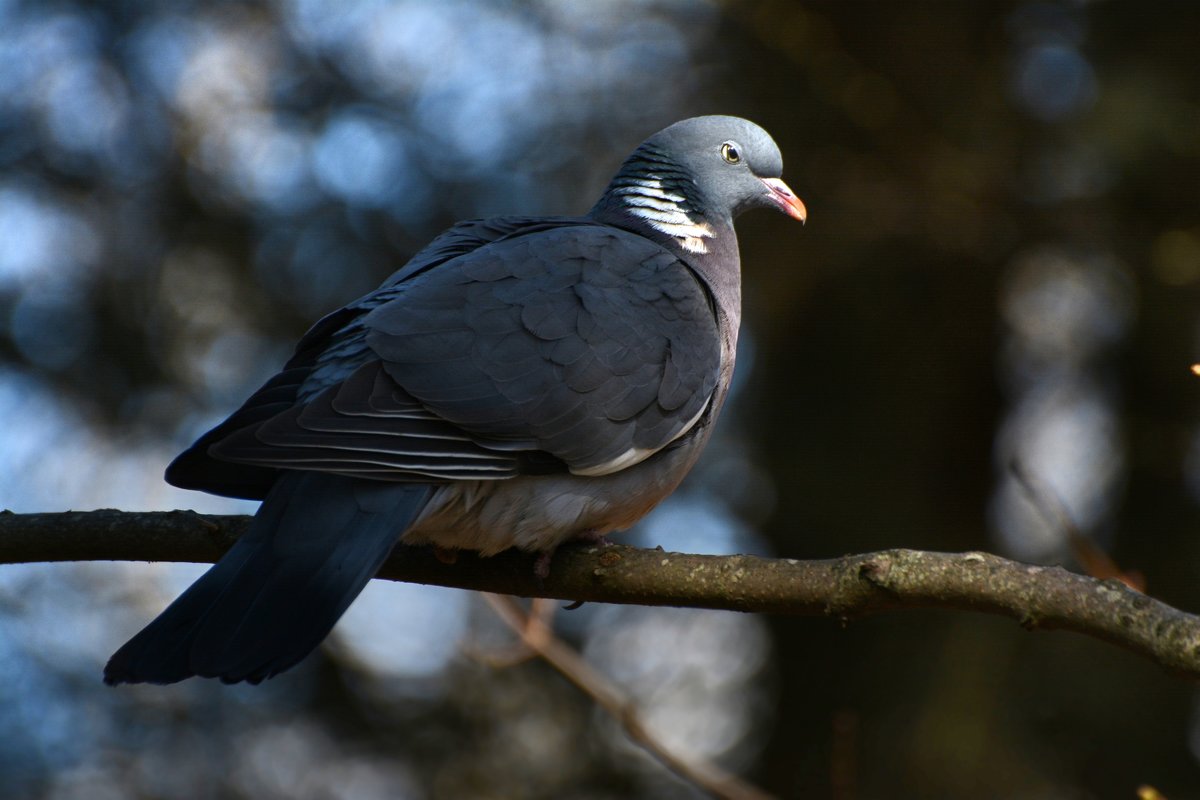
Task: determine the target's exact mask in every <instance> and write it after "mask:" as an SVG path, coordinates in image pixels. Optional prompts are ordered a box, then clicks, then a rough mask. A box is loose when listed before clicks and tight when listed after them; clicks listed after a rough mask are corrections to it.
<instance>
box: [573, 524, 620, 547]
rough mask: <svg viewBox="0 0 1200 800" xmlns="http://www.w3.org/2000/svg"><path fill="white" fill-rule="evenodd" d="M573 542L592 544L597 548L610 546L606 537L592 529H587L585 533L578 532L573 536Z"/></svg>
mask: <svg viewBox="0 0 1200 800" xmlns="http://www.w3.org/2000/svg"><path fill="white" fill-rule="evenodd" d="M575 541H577V542H581V543H583V544H594V545H597V546H599V547H608V546H609V545H611V544H612V542H610V541H609V540H608V537H606V536H605V535H604V534H603V533H601V532H600V531H597V530H593V529H592V528H588V529H587V530H586V531H580V532H579V533H577V534H575Z"/></svg>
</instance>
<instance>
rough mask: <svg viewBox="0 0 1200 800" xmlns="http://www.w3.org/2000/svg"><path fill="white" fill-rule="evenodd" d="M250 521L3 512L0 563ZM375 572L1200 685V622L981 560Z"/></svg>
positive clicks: (635, 560) (901, 555)
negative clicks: (945, 625)
mask: <svg viewBox="0 0 1200 800" xmlns="http://www.w3.org/2000/svg"><path fill="white" fill-rule="evenodd" d="M249 519H250V518H249V517H240V516H212V515H201V514H195V513H193V512H190V511H168V512H146V513H133V512H121V511H112V510H104V511H88V512H64V513H55V514H13V513H11V512H0V563H28V562H38V561H103V560H120V561H194V562H213V561H215V560H216V559H218V558H219V557H220V556H221V554H222V553H224V552H225V550H227V549H228V548H229V546H230V545H231V544H232V543H233V541H234V540H235V539H236V538H237V537H238V536H239V535H240V534H242V533H243V532H244V531H245V530H246V526H247V524H248V522H249ZM380 577H383V578H387V579H389V580H401V581H411V582H414V583H425V584H435V585H438V586H452V587H458V588H462V589H476V590H480V591H487V592H494V593H498V594H511V595H518V596H522V597H551V598H557V599H562V600H582V601H591V602H603V603H631V604H639V605H652V606H690V607H694V608H717V609H727V610H731V611H757V612H770V613H777V614H798V615H808V616H831V617H836V618H839V619H852V618H854V617H860V616H864V615H867V614H873V613H876V612H880V611H890V610H896V609H903V608H947V609H958V610H962V611H980V612H985V613H991V614H1000V615H1003V616H1007V617H1011V618H1013V619H1015V620H1017V621H1019V622H1020V623H1021V625H1022V626H1023V627H1025V628H1027V629H1029V630H1035V629H1043V630H1048V629H1063V630H1072V631H1077V632H1079V633H1083V634H1087V635H1089V636H1093V637H1096V638H1099V639H1103V640H1105V641H1108V642H1111V643H1113V644H1115V645H1117V646H1119V647H1123V648H1125V649H1127V650H1131V651H1132V652H1135V653H1138V654H1139V655H1142V656H1144V657H1146V658H1149V659H1151V660H1153V661H1154V662H1156V663H1158V664H1159V665H1161V666H1162V667H1164V668H1165V669H1167V670H1169V671H1171V672H1174V673H1177V674H1180V675H1182V676H1185V677H1188V678H1193V679H1195V678H1200V617H1196V616H1194V615H1191V614H1186V613H1184V612H1182V611H1179V610H1178V609H1175V608H1172V607H1171V606H1168V605H1166V604H1165V603H1161V602H1159V601H1158V600H1155V599H1153V598H1151V597H1147V596H1146V595H1144V594H1141V593H1139V592H1136V591H1134V590H1132V589H1130V588H1128V587H1126V586H1125V585H1124V584H1122V583H1120V582H1119V581H1116V580H1105V581H1098V580H1095V579H1093V578H1087V577H1084V576H1082V575H1076V574H1074V573H1071V572H1068V571H1066V570H1064V569H1062V568H1061V567H1041V566H1032V565H1028V564H1021V563H1017V562H1015V561H1009V560H1007V559H1003V558H1000V557H998V556H993V555H989V554H986V553H961V554H953V553H929V552H921V551H915V550H885V551H881V552H878V553H867V554H864V555H852V556H844V557H842V558H837V559H829V560H822V561H796V560H792V559H767V558H758V557H755V556H698V555H687V554H681V553H667V552H663V551H661V550H639V549H637V548H633V547H625V546H621V545H611V546H608V547H596V546H577V547H565V548H563V549H562V550H561V551H560V552H559V553H558V554H556V555H555V557H554V563H553V566H552V568H551V574H550V577H549V578H547V579H545V580H544V581H543V580H540V579H538V578H537V577H536V576H535V575H534V571H533V558H532V557H531V556H528V555H526V554H523V553H516V552H511V551H510V552H507V553H502V554H500V555H498V556H495V557H493V558H486V559H484V558H479V557H477V556H474V555H472V554H470V553H461V554H459V557H458V559H457V561H456V562H455V563H453V564H446V563H443V562H442V561H439V560H438V558H436V557H435V555H434V553H433V552H432V551H431V550H429V549H426V548H397V550H396V552H395V553H393V554H392V557H391V558H390V559H389V560H388V562H387V564H385V565H384V568H383V570H381V572H380Z"/></svg>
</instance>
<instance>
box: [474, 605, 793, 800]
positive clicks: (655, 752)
mask: <svg viewBox="0 0 1200 800" xmlns="http://www.w3.org/2000/svg"><path fill="white" fill-rule="evenodd" d="M483 597H484V599H485V600H487V603H488V605H489V606H491V607H492V610H493V611H495V612H496V614H497V616H499V617H500V619H501V620H502V621H503V622H504V624H505V625H507V626H508V627H509V628H511V629H512V631H513V632H514V633H516V634H517V636H519V637H520V638H521V641H522V642H523V643H524V644H525V646H526V647H528V648H529V649H531V650H533V651H534V652H535V653H537V654H538V655H539V656H541V657H542V659H543V660H544V661H545V662H546V663H547V664H549V665H550V666H552V667H554V669H556V670H558V672H559V674H561V675H562V676H563V677H564V678H566V679H567V680H568V681H570V682H571V683H572V684H573V685H574V686H575V687H576V688H577V689H579V690H580V691H581V692H583V693H584V694H586V695H587V696H588V697H591V698H592V699H593V700H594V701H595V702H596V705H598V706H600V707H601V708H603V709H604V710H605V711H606V712H608V714H609V715H611V716H612V717H613V718H614V719H616V720H617V722H619V723H620V724H621V727H622V728H624V729H625V733H626V734H628V736H629V738H630V739H632V740H633V741H635V742H636V743H637V744H638V745H640V746H641V747H642V748H643V749H644V750H646V752H648V753H650V755H652V756H654V758H656V759H657V760H658V761H659V763H661V764H662V765H663V766H665V767H666V768H667V769H669V770H671V771H672V772H674V773H675V774H676V775H678V776H679V777H680V778H683V779H684V780H686V781H688V782H689V783H691V784H693V785H694V786H697V787H699V788H701V789H703V790H705V791H706V792H708V793H709V794H711V795H713V796H714V797H719V798H723V799H724V800H771V795H768V794H766V793H765V792H763V791H762V790H761V789H758V788H756V787H754V786H752V785H750V784H748V783H746V782H745V781H743V780H741V779H740V778H738V777H737V776H735V775H731V774H730V773H728V772H725V771H724V770H723V769H721V768H720V767H717V766H716V765H715V764H712V763H709V762H707V761H700V760H695V759H689V758H686V757H684V756H682V755H679V754H678V753H675V752H673V751H672V750H671V749H670V748H668V747H667V746H666V745H665V744H663V743H662V741H661V740H660V739H659V738H658V737H657V736H655V735H654V734H653V733H652V732H651V731H650V730H649V729H648V728H647V727H646V725H645V723H644V722H643V721H642V717H641V714H640V713H639V711H638V707H637V704H636V703H635V702H634V701H633V699H632V698H630V697H629V696H628V695H627V694H625V693H624V692H623V691H622V690H621V689H620V688H619V687H618V686H617V685H616V684H614V683H613V682H612V681H610V680H609V679H608V678H606V677H605V676H604V675H602V674H601V673H599V672H597V671H596V670H595V669H593V668H592V666H591V665H590V664H588V663H587V661H585V660H584V659H583V657H582V656H580V655H579V654H578V653H577V652H575V651H574V650H573V649H571V648H570V647H568V646H567V645H566V644H565V643H563V641H562V640H561V639H559V638H557V637H556V636H555V635H554V633H553V631H552V630H551V629H550V627H549V626H548V625H547V624H546V622H545V621H544V619H542V618H539V617H538V616H537V614H536V612H534V613H530V614H525V613H524V612H523V611H522V610H521V609H520V607H519V606H518V605H517V603H516V602H515V601H514V600H513V599H512V598H511V597H505V596H503V595H498V594H492V593H491V592H484V593H483Z"/></svg>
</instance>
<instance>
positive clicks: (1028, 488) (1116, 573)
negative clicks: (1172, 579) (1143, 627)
mask: <svg viewBox="0 0 1200 800" xmlns="http://www.w3.org/2000/svg"><path fill="white" fill-rule="evenodd" d="M1008 469H1009V472H1011V473H1012V476H1013V478H1014V479H1015V480H1016V482H1017V485H1018V486H1020V487H1021V490H1022V491H1024V492H1025V496H1026V497H1027V498H1029V502H1030V503H1032V504H1033V507H1034V508H1036V509H1037V510H1038V512H1039V513H1040V514H1041V515H1042V516H1043V517H1044V518H1046V520H1047V521H1049V522H1050V523H1051V524H1052V525H1054V526H1055V527H1057V528H1058V529H1059V530H1060V531H1062V534H1063V536H1064V537H1065V538H1066V540H1067V544H1068V545H1069V546H1070V548H1071V553H1072V554H1073V555H1074V556H1075V560H1076V561H1078V562H1079V566H1081V567H1082V568H1083V571H1084V572H1085V573H1087V574H1088V575H1091V576H1092V577H1093V578H1098V579H1100V580H1102V581H1103V580H1108V579H1109V578H1115V579H1116V580H1119V581H1120V582H1121V583H1123V584H1125V585H1126V586H1128V587H1129V588H1130V589H1135V590H1137V591H1139V592H1144V591H1146V579H1145V577H1144V576H1143V575H1142V574H1141V573H1140V572H1136V571H1133V572H1126V571H1125V570H1122V569H1121V568H1120V567H1119V566H1117V562H1115V561H1113V560H1112V558H1111V557H1110V556H1109V555H1108V553H1106V552H1104V550H1103V549H1101V548H1100V547H1099V546H1098V545H1097V544H1096V543H1095V542H1093V541H1092V539H1091V537H1090V536H1088V535H1087V534H1086V533H1084V532H1083V530H1082V529H1081V528H1080V527H1079V524H1078V523H1077V522H1075V518H1074V517H1073V516H1071V512H1070V510H1069V509H1068V508H1067V504H1066V503H1065V502H1063V499H1062V497H1061V496H1059V494H1058V492H1056V491H1054V488H1053V487H1051V486H1050V485H1049V484H1048V483H1046V482H1045V481H1044V480H1041V479H1040V478H1038V477H1037V476H1035V475H1034V474H1033V473H1032V472H1030V471H1029V470H1028V469H1026V468H1025V465H1024V464H1023V463H1021V462H1020V461H1019V460H1016V459H1014V460H1013V461H1012V462H1011V463H1009V465H1008Z"/></svg>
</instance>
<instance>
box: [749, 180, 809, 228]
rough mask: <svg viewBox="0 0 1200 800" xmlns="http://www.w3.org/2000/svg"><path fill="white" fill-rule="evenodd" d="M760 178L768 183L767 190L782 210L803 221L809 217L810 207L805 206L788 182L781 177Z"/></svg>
mask: <svg viewBox="0 0 1200 800" xmlns="http://www.w3.org/2000/svg"><path fill="white" fill-rule="evenodd" d="M759 180H761V181H762V182H763V183H765V184H766V186H767V190H768V191H770V193H771V195H770V196H771V200H772V201H774V202H775V204H776V205H777V206H779V210H780V211H782V212H783V213H785V214H787V215H788V216H789V217H794V218H796V219H798V220H800V221H801V222H804V221H805V220H806V219H807V218H808V209H807V208H805V207H804V203H803V202H802V201H801V200H800V198H799V197H796V195H795V193H794V192H792V190H791V189H789V188H788V185H787V184H786V183H784V182H783V181H781V180H780V179H779V178H759Z"/></svg>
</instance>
